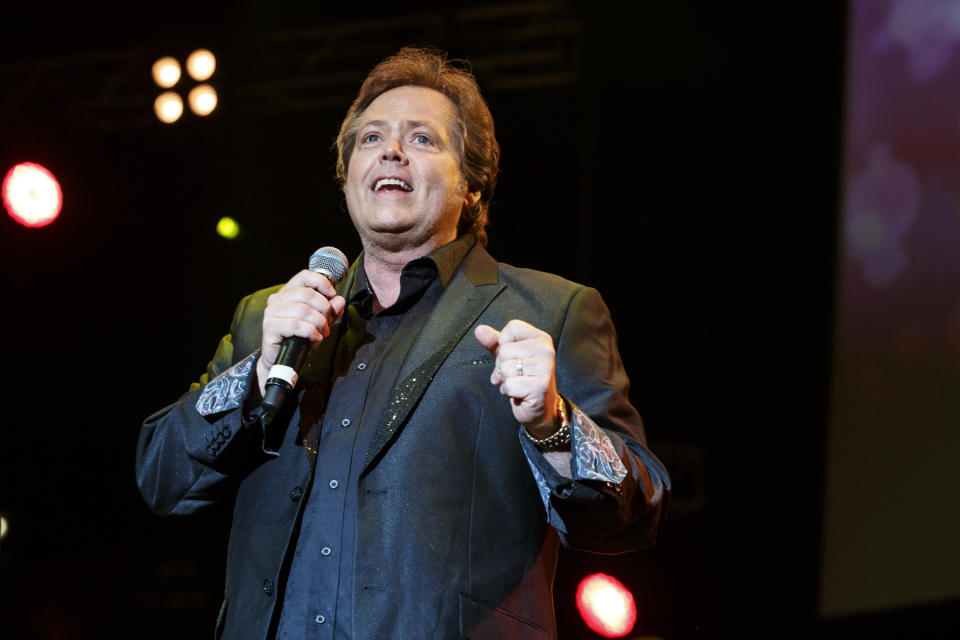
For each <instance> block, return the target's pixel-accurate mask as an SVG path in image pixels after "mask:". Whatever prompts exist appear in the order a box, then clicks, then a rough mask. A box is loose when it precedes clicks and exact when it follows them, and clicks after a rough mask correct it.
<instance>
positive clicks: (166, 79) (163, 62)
mask: <svg viewBox="0 0 960 640" xmlns="http://www.w3.org/2000/svg"><path fill="white" fill-rule="evenodd" d="M153 81H154V82H156V83H157V86H158V87H162V88H164V89H169V88H170V87H172V86H173V85H175V84H177V82H179V81H180V63H179V62H177V60H176V58H171V57H170V56H165V57H163V58H160V59H159V60H157V61H156V62H154V63H153Z"/></svg>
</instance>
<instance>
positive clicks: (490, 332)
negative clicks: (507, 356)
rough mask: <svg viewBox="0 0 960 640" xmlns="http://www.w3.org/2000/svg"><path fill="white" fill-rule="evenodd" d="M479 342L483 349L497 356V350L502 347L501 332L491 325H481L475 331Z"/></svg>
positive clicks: (474, 333)
mask: <svg viewBox="0 0 960 640" xmlns="http://www.w3.org/2000/svg"><path fill="white" fill-rule="evenodd" d="M473 335H474V336H476V338H477V342H479V343H480V344H482V345H483V348H484V349H486V350H487V351H489V352H490V353H492V354H493V355H497V349H498V348H499V347H500V332H499V331H497V330H496V329H494V328H493V327H491V326H490V325H486V324H481V325H480V326H478V327H477V328H476V329H474V331H473Z"/></svg>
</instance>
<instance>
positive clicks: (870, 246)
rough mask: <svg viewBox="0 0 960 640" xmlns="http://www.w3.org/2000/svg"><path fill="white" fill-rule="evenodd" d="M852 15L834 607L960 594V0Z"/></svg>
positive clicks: (829, 573)
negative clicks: (958, 504) (959, 467)
mask: <svg viewBox="0 0 960 640" xmlns="http://www.w3.org/2000/svg"><path fill="white" fill-rule="evenodd" d="M849 16H850V20H849V22H850V24H849V40H848V53H847V56H848V60H847V70H848V71H847V94H846V95H847V101H846V117H845V127H844V131H845V140H844V174H845V175H844V197H843V211H842V224H843V232H842V234H841V238H842V246H841V248H840V249H841V252H840V255H841V260H840V268H839V279H840V281H839V296H838V306H837V328H836V340H835V345H834V369H833V389H832V397H831V405H832V406H831V415H830V430H829V444H828V455H827V491H826V496H825V511H824V541H823V560H822V567H821V570H822V571H821V592H820V611H821V614H823V615H825V616H834V615H843V614H850V613H860V612H869V611H875V610H879V609H886V608H891V607H905V606H911V605H921V604H925V603H930V602H937V601H943V600H949V599H953V598H960V550H958V549H960V547H958V546H957V544H956V541H957V540H960V510H957V509H956V496H957V495H958V493H960V474H957V473H956V468H957V467H956V465H957V462H956V457H957V454H958V452H960V2H958V1H956V0H853V1H852V2H851V3H850V14H849Z"/></svg>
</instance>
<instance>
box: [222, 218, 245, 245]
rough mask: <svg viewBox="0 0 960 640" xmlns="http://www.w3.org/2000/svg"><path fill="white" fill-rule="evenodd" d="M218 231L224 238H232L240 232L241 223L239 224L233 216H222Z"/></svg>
mask: <svg viewBox="0 0 960 640" xmlns="http://www.w3.org/2000/svg"><path fill="white" fill-rule="evenodd" d="M217 233H219V234H220V235H221V236H223V237H224V238H227V239H229V240H232V239H233V238H236V237H237V236H238V235H239V234H240V225H238V224H237V222H236V220H234V219H233V218H231V217H229V216H224V217H222V218H220V222H218V223H217Z"/></svg>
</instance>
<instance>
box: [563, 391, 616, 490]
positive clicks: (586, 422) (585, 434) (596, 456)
mask: <svg viewBox="0 0 960 640" xmlns="http://www.w3.org/2000/svg"><path fill="white" fill-rule="evenodd" d="M572 422H573V424H571V425H570V426H571V427H573V428H572V429H571V431H570V436H571V438H572V440H573V442H572V447H573V451H574V453H575V455H574V460H575V463H574V464H575V470H574V479H576V480H600V481H601V482H610V483H612V484H620V483H621V482H623V479H624V478H626V477H627V468H626V467H625V466H624V464H623V461H622V460H621V459H620V456H619V455H617V450H616V448H615V447H614V446H613V442H611V441H610V436H608V435H607V434H606V433H604V431H603V429H601V428H600V427H598V426H597V424H596V423H595V422H594V421H593V420H591V419H590V416H588V415H587V414H585V413H584V412H583V411H580V409H578V408H577V407H573V420H572Z"/></svg>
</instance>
